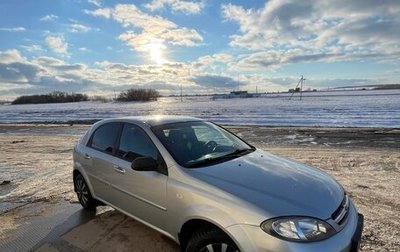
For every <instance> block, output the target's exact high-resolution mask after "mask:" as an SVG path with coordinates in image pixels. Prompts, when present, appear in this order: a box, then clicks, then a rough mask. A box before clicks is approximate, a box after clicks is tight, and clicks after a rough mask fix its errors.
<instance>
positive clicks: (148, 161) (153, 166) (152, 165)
mask: <svg viewBox="0 0 400 252" xmlns="http://www.w3.org/2000/svg"><path fill="white" fill-rule="evenodd" d="M157 167H158V164H157V161H156V160H154V159H153V158H151V157H139V158H136V159H135V160H133V162H132V165H131V168H132V169H134V170H135V171H157Z"/></svg>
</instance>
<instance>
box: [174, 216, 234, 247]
mask: <svg viewBox="0 0 400 252" xmlns="http://www.w3.org/2000/svg"><path fill="white" fill-rule="evenodd" d="M203 228H209V229H218V230H220V231H221V232H222V233H224V234H225V235H226V236H227V237H229V238H230V239H231V240H232V241H233V242H234V243H236V242H235V239H233V238H232V237H231V235H230V234H228V233H227V232H226V231H225V230H224V228H223V227H221V226H219V225H218V224H215V223H213V222H210V221H209V220H204V219H199V218H196V219H191V220H188V221H186V222H185V223H184V224H183V225H182V227H181V229H180V231H179V234H178V237H179V244H180V247H181V251H185V249H186V246H187V244H188V242H189V240H190V238H191V237H192V235H193V234H194V233H195V232H196V231H197V230H200V229H203Z"/></svg>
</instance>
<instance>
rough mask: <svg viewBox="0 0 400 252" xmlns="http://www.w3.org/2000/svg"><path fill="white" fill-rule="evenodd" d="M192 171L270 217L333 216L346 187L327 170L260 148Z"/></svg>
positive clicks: (193, 174) (199, 177) (191, 172)
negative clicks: (326, 171) (323, 170)
mask: <svg viewBox="0 0 400 252" xmlns="http://www.w3.org/2000/svg"><path fill="white" fill-rule="evenodd" d="M188 172H189V173H190V174H191V176H193V177H195V178H197V179H199V180H201V181H203V182H205V183H207V184H209V185H212V186H214V187H217V188H219V189H220V190H222V191H223V192H226V193H229V194H231V195H234V196H236V197H238V198H240V199H242V200H244V201H247V202H249V203H251V204H253V205H254V206H256V207H258V208H261V210H263V212H265V213H266V214H267V215H269V216H267V217H269V218H272V217H277V216H288V215H297V216H311V217H316V218H320V219H329V218H330V217H331V215H332V213H333V212H334V211H335V210H336V209H337V207H338V206H339V205H340V203H341V201H342V200H343V196H344V190H343V188H342V187H341V186H340V185H339V184H338V183H337V182H336V181H335V180H334V179H333V178H332V177H330V176H329V175H327V174H326V173H324V172H322V171H320V170H318V169H316V168H313V167H310V166H307V165H305V164H301V163H298V162H295V161H291V160H288V159H285V158H282V157H278V156H275V155H273V154H270V153H267V152H263V151H259V150H256V151H255V152H252V153H249V154H247V155H244V156H242V157H239V158H236V159H233V160H230V161H227V162H224V163H219V164H216V165H212V166H207V167H202V168H195V169H190V170H188Z"/></svg>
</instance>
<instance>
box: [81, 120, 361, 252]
mask: <svg viewBox="0 0 400 252" xmlns="http://www.w3.org/2000/svg"><path fill="white" fill-rule="evenodd" d="M73 159H74V170H73V179H74V189H75V191H76V193H77V196H78V199H79V202H80V203H81V204H82V206H83V207H84V208H95V207H96V205H98V204H99V203H100V202H101V203H105V204H107V205H110V206H112V207H113V208H115V209H117V210H119V211H121V212H122V213H124V214H126V215H128V216H130V217H132V218H134V219H136V220H138V221H140V222H142V223H144V224H146V225H148V226H150V227H152V228H154V229H156V230H158V231H159V232H161V233H162V234H164V235H166V236H168V237H170V238H171V239H173V240H174V241H176V242H177V243H178V244H180V246H181V248H182V251H244V252H247V251H281V252H284V251H300V252H301V251H307V252H310V251H357V250H358V248H359V244H360V238H361V232H362V228H363V216H362V215H361V214H358V213H357V210H356V208H355V206H354V204H353V203H352V202H351V200H350V198H349V197H348V195H347V194H346V192H345V191H344V189H343V187H342V186H341V185H339V184H338V183H337V182H336V181H335V180H334V179H333V178H332V177H330V176H329V175H327V174H326V173H324V172H322V171H320V170H318V169H316V168H313V167H310V166H307V165H304V164H302V163H299V162H296V161H292V160H288V159H285V158H282V157H279V156H275V155H272V154H270V153H268V152H264V151H261V150H257V149H256V148H254V147H253V146H251V145H250V144H248V143H246V142H245V141H243V140H241V139H240V138H239V137H237V136H235V135H234V134H232V133H231V132H229V131H228V130H226V129H224V128H222V127H220V126H218V125H216V124H213V123H211V122H207V121H204V120H201V119H197V118H192V117H178V116H155V117H125V118H119V119H107V120H103V121H100V122H98V123H96V124H94V125H93V126H92V127H91V129H90V130H89V131H88V132H87V133H86V134H85V135H84V136H83V137H82V139H81V140H80V141H79V143H78V144H77V145H76V146H75V148H74V155H73Z"/></svg>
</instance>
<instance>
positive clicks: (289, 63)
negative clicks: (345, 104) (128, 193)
mask: <svg viewBox="0 0 400 252" xmlns="http://www.w3.org/2000/svg"><path fill="white" fill-rule="evenodd" d="M301 75H304V77H305V78H306V81H305V83H304V85H305V89H308V88H311V89H326V88H332V87H339V86H359V85H370V84H392V83H400V1H398V0H380V1H376V0H351V1H348V0H319V1H314V0H298V1H295V0H270V1H257V0H251V1H246V0H238V1H216V0H196V1H184V0H149V1H140V0H138V1H114V0H107V1H105V0H2V1H1V2H0V99H13V98H15V97H17V96H20V95H30V94H41V93H48V92H51V91H54V90H59V91H65V92H81V93H86V94H89V95H102V96H106V97H110V98H111V97H112V96H113V94H114V92H120V91H122V90H126V89H128V88H154V89H157V90H158V91H160V93H161V94H163V95H169V94H179V93H180V90H181V88H182V91H183V93H184V94H207V93H222V92H229V91H232V90H248V91H249V92H255V91H256V88H257V90H258V92H275V91H287V90H288V89H289V88H294V87H295V86H296V84H297V82H298V80H299V78H300V77H301Z"/></svg>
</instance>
